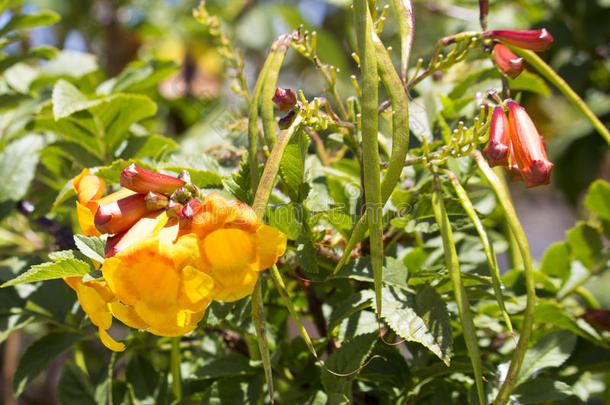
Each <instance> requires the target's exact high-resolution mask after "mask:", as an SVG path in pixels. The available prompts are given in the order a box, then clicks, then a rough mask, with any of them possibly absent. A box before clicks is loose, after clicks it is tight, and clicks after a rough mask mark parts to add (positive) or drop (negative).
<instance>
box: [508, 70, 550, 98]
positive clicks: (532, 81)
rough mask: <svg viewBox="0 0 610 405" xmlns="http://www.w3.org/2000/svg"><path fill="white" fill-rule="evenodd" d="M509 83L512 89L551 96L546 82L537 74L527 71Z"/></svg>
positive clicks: (509, 80)
mask: <svg viewBox="0 0 610 405" xmlns="http://www.w3.org/2000/svg"><path fill="white" fill-rule="evenodd" d="M508 83H509V86H510V88H511V89H515V90H522V91H531V92H533V93H538V94H540V95H542V96H544V97H549V96H550V95H551V90H550V89H549V86H548V85H547V84H546V82H545V81H544V80H543V79H542V78H541V77H540V76H538V75H537V74H536V73H532V72H529V71H527V70H524V71H523V72H521V74H520V75H519V76H517V77H516V78H515V79H511V78H508Z"/></svg>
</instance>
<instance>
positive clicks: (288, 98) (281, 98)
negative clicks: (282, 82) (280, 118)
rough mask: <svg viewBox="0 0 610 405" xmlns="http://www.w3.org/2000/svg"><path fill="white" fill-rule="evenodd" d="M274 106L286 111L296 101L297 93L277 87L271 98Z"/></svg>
mask: <svg viewBox="0 0 610 405" xmlns="http://www.w3.org/2000/svg"><path fill="white" fill-rule="evenodd" d="M272 100H273V102H274V103H275V106H276V107H277V108H278V110H280V111H288V110H290V109H291V108H292V107H294V105H295V104H296V103H297V93H295V92H294V91H293V90H290V89H283V88H281V87H278V88H277V89H275V94H274V95H273V98H272Z"/></svg>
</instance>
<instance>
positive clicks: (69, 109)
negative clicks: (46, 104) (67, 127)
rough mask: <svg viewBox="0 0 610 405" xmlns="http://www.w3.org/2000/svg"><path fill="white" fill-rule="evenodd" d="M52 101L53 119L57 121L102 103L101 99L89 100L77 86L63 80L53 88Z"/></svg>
mask: <svg viewBox="0 0 610 405" xmlns="http://www.w3.org/2000/svg"><path fill="white" fill-rule="evenodd" d="M52 100H53V117H54V118H55V120H56V121H57V120H59V119H61V118H65V117H69V116H70V115H72V114H74V113H75V112H77V111H82V110H86V109H88V108H91V107H93V106H94V105H97V104H99V103H101V102H102V100H101V99H94V100H89V99H88V98H87V97H86V96H85V95H84V94H83V93H81V92H80V90H79V89H77V88H76V86H74V85H73V84H72V83H70V82H67V81H65V80H63V79H60V80H59V81H58V82H57V83H56V84H55V86H54V87H53V96H52Z"/></svg>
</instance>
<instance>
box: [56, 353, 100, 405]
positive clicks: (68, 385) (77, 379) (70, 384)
mask: <svg viewBox="0 0 610 405" xmlns="http://www.w3.org/2000/svg"><path fill="white" fill-rule="evenodd" d="M57 398H58V400H59V403H60V404H61V405H96V402H95V389H94V388H93V384H91V381H90V380H89V376H88V375H87V374H85V373H84V372H83V370H81V369H80V367H78V366H77V365H76V364H74V363H73V362H71V361H67V362H66V363H65V364H64V369H63V372H62V374H61V378H60V379H59V385H58V386H57Z"/></svg>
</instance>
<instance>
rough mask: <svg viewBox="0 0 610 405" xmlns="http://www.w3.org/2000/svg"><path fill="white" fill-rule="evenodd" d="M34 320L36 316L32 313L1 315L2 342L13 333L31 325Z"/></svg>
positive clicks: (0, 337) (0, 335) (0, 336)
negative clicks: (31, 314)
mask: <svg viewBox="0 0 610 405" xmlns="http://www.w3.org/2000/svg"><path fill="white" fill-rule="evenodd" d="M3 306H4V305H3ZM34 320H35V318H34V317H33V316H30V315H17V314H14V315H10V314H6V315H0V343H2V342H4V341H5V340H6V339H7V338H8V337H9V335H10V334H11V333H13V332H14V331H16V330H19V329H21V328H23V327H24V326H26V325H29V324H30V323H32V322H33V321H34Z"/></svg>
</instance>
